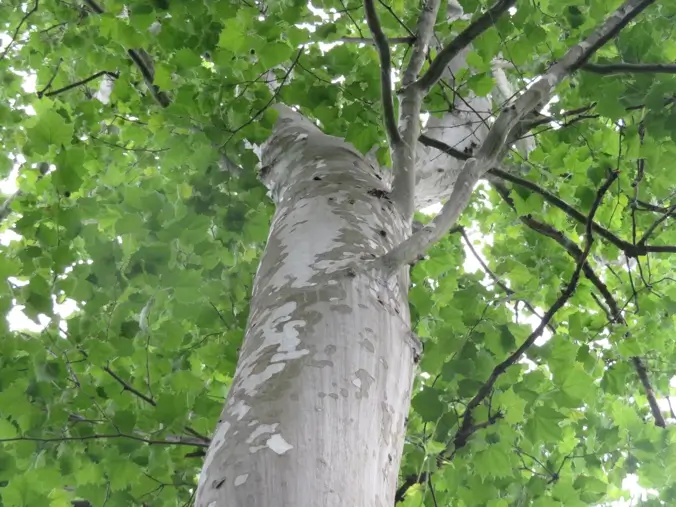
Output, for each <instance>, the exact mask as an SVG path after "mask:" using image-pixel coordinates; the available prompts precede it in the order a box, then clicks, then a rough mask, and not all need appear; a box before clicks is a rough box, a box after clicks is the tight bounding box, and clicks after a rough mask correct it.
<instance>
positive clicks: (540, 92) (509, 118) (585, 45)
mask: <svg viewBox="0 0 676 507" xmlns="http://www.w3.org/2000/svg"><path fill="white" fill-rule="evenodd" d="M654 1H655V0H627V1H626V2H625V3H624V4H623V5H622V6H621V7H620V8H619V9H617V10H616V11H615V12H614V13H613V14H611V15H610V16H609V17H608V18H607V19H606V20H605V21H604V22H603V23H602V24H601V25H600V26H599V27H598V28H597V29H596V30H594V32H592V33H591V35H589V36H588V37H587V38H586V39H585V40H584V41H582V42H580V43H578V44H576V45H575V46H573V47H572V48H570V49H569V50H568V52H567V53H566V54H565V55H564V56H563V58H561V59H560V60H559V61H558V62H556V63H555V64H554V65H552V67H550V69H549V70H548V71H547V72H546V73H545V74H544V75H542V76H541V77H540V79H539V80H538V81H537V82H535V83H534V84H533V85H532V86H531V87H530V88H529V89H528V91H526V92H525V93H524V94H523V95H521V96H520V97H519V98H518V99H517V100H516V101H515V102H514V104H513V105H511V106H509V107H508V108H506V109H504V110H503V111H502V113H500V115H499V116H498V118H497V120H496V121H495V123H494V124H493V126H492V127H491V129H490V130H489V132H488V135H487V136H486V139H485V140H484V142H483V143H482V144H481V147H480V148H479V150H478V152H477V154H476V156H475V158H471V159H469V160H467V161H466V162H465V164H464V165H463V169H462V172H461V174H460V176H459V177H458V180H457V182H456V184H455V187H454V189H453V192H452V193H451V196H450V198H449V199H448V201H447V202H446V204H444V207H443V208H442V210H441V212H440V213H439V214H438V215H437V216H436V217H434V220H432V221H431V222H430V223H429V224H427V225H425V227H423V228H422V229H421V230H420V231H418V232H417V233H415V234H413V235H411V236H410V237H409V238H408V239H406V240H405V241H403V242H402V243H400V244H399V245H397V246H396V247H395V248H393V249H392V250H390V251H389V252H388V253H386V254H385V255H383V256H382V257H380V258H378V259H376V261H375V262H376V263H377V264H378V267H379V268H382V269H384V270H385V272H386V273H388V274H391V273H392V272H393V271H394V270H396V269H397V268H398V267H399V266H401V265H403V264H407V263H410V262H413V261H414V260H415V259H417V258H418V257H420V256H421V255H422V254H424V253H425V251H426V250H427V249H428V248H429V247H430V246H431V245H433V244H434V243H436V242H437V241H439V240H440V239H441V238H442V237H443V236H444V235H445V234H446V233H447V232H448V230H449V229H450V228H451V227H452V226H453V225H454V224H455V222H456V221H457V220H458V218H459V217H460V214H461V213H462V212H463V211H464V209H465V208H466V207H467V204H468V203H469V200H470V198H471V196H472V191H473V188H474V185H476V183H477V182H478V181H479V179H480V178H481V177H482V176H483V175H484V174H485V173H486V172H487V171H488V170H489V169H491V168H492V167H495V166H496V165H498V163H499V162H500V161H501V160H502V158H503V157H504V155H505V152H506V150H507V142H508V140H509V139H510V137H511V136H512V135H513V134H514V132H515V131H517V130H518V126H519V123H520V122H521V120H523V119H524V118H525V117H526V115H527V114H529V113H531V112H532V111H535V110H539V109H540V108H542V107H544V106H545V105H546V104H547V102H548V101H549V100H550V98H551V96H552V93H553V92H554V89H555V88H556V86H557V85H558V84H559V83H561V82H562V81H563V80H564V79H565V78H567V77H568V76H569V75H570V74H571V73H573V72H574V71H575V70H577V69H578V68H580V66H581V65H583V64H584V63H585V62H586V61H587V60H588V59H589V58H590V57H591V56H592V55H593V54H594V52H595V51H596V50H597V49H598V48H599V47H601V46H602V45H603V44H605V43H606V42H607V41H608V40H610V39H611V38H612V37H614V36H615V35H617V33H619V31H620V30H621V29H622V28H623V27H625V26H626V25H627V23H629V21H631V20H632V19H634V18H635V17H636V16H637V15H638V14H639V13H640V12H641V11H643V10H644V9H645V8H646V7H647V6H648V5H650V4H652V3H653V2H654ZM590 227H591V225H590Z"/></svg>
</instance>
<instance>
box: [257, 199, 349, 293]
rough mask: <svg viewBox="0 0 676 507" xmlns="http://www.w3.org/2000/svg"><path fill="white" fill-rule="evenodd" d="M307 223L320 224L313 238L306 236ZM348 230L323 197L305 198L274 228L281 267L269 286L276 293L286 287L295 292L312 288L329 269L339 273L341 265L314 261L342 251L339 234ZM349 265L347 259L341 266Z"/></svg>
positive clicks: (335, 262) (341, 218) (333, 262)
mask: <svg viewBox="0 0 676 507" xmlns="http://www.w3.org/2000/svg"><path fill="white" fill-rule="evenodd" d="M346 195H347V194H346ZM336 201H338V199H337V198H336ZM310 220H312V223H315V224H322V227H316V228H314V230H313V231H312V234H308V229H307V227H308V226H307V224H308V223H309V221H310ZM349 226H350V224H349V222H348V220H346V219H345V218H343V217H341V216H339V215H337V214H336V213H335V212H333V210H332V209H331V208H330V207H329V206H328V205H327V202H326V197H324V196H319V197H308V198H306V199H303V200H301V201H299V202H298V203H296V204H295V205H294V207H293V209H291V210H289V211H288V215H287V216H286V217H285V218H284V223H283V224H281V225H279V226H277V227H275V229H276V230H275V232H274V233H273V234H274V235H275V236H276V238H277V240H278V241H279V247H280V248H279V257H280V259H281V266H280V267H279V268H278V269H277V271H276V272H275V273H274V275H273V276H272V278H271V279H270V282H269V284H268V286H269V287H271V288H274V289H275V290H280V289H282V288H283V287H287V286H289V287H291V288H297V289H300V288H305V287H311V286H312V283H311V281H310V280H311V279H312V277H313V276H314V275H315V274H317V272H319V271H322V270H324V269H327V268H329V267H333V268H334V269H335V270H338V269H340V267H341V266H340V264H341V263H340V262H337V261H325V262H318V261H317V257H318V256H319V255H322V256H326V253H327V252H331V251H333V250H334V249H336V248H340V247H343V246H344V241H343V240H342V235H341V232H340V231H341V230H342V229H345V228H349ZM273 227H274V225H273ZM348 262H349V259H348V260H346V261H344V262H343V263H342V264H347V263H348Z"/></svg>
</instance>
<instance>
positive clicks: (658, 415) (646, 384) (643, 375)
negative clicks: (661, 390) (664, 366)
mask: <svg viewBox="0 0 676 507" xmlns="http://www.w3.org/2000/svg"><path fill="white" fill-rule="evenodd" d="M631 362H632V363H633V365H634V369H635V370H636V373H637V374H638V378H639V380H640V381H641V385H642V386H643V391H644V393H645V395H646V398H648V405H650V412H651V413H652V415H653V417H654V418H655V426H657V427H659V428H666V427H667V423H666V422H665V420H664V416H663V415H662V411H661V410H660V406H659V405H658V404H657V398H656V397H655V391H653V387H652V385H651V384H650V379H648V370H647V369H646V367H645V365H644V364H643V361H642V360H641V358H640V357H636V356H634V357H632V358H631Z"/></svg>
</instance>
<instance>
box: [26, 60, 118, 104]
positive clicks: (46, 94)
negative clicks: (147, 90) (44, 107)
mask: <svg viewBox="0 0 676 507" xmlns="http://www.w3.org/2000/svg"><path fill="white" fill-rule="evenodd" d="M57 70H58V67H57ZM55 75H56V73H55V74H54V76H55ZM54 76H52V79H50V80H49V83H47V86H45V88H44V89H43V90H41V91H38V92H37V96H38V98H40V99H41V98H42V97H53V96H54V95H58V94H60V93H63V92H67V91H68V90H72V89H73V88H77V87H78V86H82V85H83V84H87V83H89V82H90V81H93V80H94V79H97V78H100V77H101V76H108V77H111V78H113V79H117V78H118V77H120V73H119V72H111V71H108V70H101V71H99V72H97V73H96V74H92V75H91V76H89V77H86V78H84V79H82V80H80V81H76V82H75V83H71V84H69V85H66V86H64V87H63V88H59V89H58V90H52V91H50V92H46V91H45V90H48V89H49V88H50V86H51V84H52V81H53V79H54Z"/></svg>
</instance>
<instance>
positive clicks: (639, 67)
mask: <svg viewBox="0 0 676 507" xmlns="http://www.w3.org/2000/svg"><path fill="white" fill-rule="evenodd" d="M582 70H586V71H587V72H594V73H595V74H603V75H608V74H621V73H630V74H651V73H657V74H676V64H673V63H624V62H620V63H586V64H584V65H583V66H582Z"/></svg>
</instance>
